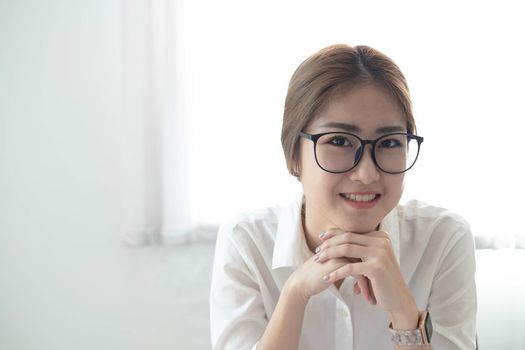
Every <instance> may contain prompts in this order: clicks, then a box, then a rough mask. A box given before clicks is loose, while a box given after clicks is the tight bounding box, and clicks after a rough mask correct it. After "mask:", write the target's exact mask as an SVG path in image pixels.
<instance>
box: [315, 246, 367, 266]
mask: <svg viewBox="0 0 525 350" xmlns="http://www.w3.org/2000/svg"><path fill="white" fill-rule="evenodd" d="M372 253H373V252H372V249H371V248H369V247H363V246H360V245H356V244H341V245H337V246H333V247H327V248H325V249H322V250H321V251H320V252H319V253H318V254H317V257H316V260H317V261H319V262H325V261H327V260H329V259H335V258H349V259H356V258H358V259H361V260H366V259H367V258H368V257H369V256H370V255H371V254H372Z"/></svg>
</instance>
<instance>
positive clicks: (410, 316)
mask: <svg viewBox="0 0 525 350" xmlns="http://www.w3.org/2000/svg"><path fill="white" fill-rule="evenodd" d="M418 320H419V310H418V309H417V305H416V304H415V303H414V302H412V303H408V304H407V305H406V306H405V307H404V308H403V309H401V310H399V311H397V312H392V313H390V322H392V328H393V329H397V330H413V329H417V327H418Z"/></svg>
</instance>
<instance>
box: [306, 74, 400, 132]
mask: <svg viewBox="0 0 525 350" xmlns="http://www.w3.org/2000/svg"><path fill="white" fill-rule="evenodd" d="M329 123H332V124H333V123H344V124H349V125H353V126H355V127H356V129H358V130H359V131H360V132H361V133H363V134H375V133H376V132H375V131H376V130H377V129H381V128H385V127H395V126H397V127H402V128H403V129H404V130H406V117H405V116H404V114H403V112H402V110H401V108H400V107H399V104H398V103H397V101H396V100H395V99H394V97H392V95H390V94H389V93H388V91H387V90H386V89H385V88H383V87H381V86H378V85H372V84H368V85H364V86H359V87H354V88H352V89H350V90H347V91H345V92H343V93H340V94H338V95H336V96H334V97H333V98H332V100H331V101H330V102H329V103H328V105H327V106H326V108H324V110H323V111H322V112H321V113H319V115H318V116H317V117H316V118H315V119H314V120H313V121H312V123H311V125H310V127H309V128H308V129H311V130H310V131H312V132H323V131H329V130H328V129H334V127H333V126H330V127H327V126H326V124H329Z"/></svg>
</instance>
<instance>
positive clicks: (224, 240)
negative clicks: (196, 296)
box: [210, 226, 267, 350]
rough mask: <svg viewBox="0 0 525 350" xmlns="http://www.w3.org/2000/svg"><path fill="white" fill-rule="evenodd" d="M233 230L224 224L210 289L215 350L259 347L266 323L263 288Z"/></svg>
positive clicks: (213, 346)
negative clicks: (241, 250)
mask: <svg viewBox="0 0 525 350" xmlns="http://www.w3.org/2000/svg"><path fill="white" fill-rule="evenodd" d="M233 233H234V232H233V229H232V228H231V227H228V226H223V227H221V229H220V230H219V234H218V237H217V245H216V248H215V258H214V264H213V274H212V283H211V291H210V328H211V340H212V349H213V350H230V349H232V350H242V349H256V347H257V342H258V340H259V339H260V337H261V336H262V334H263V333H264V330H265V328H266V324H267V320H266V313H265V310H264V305H263V301H262V296H261V292H260V288H259V286H258V283H257V281H256V279H255V278H254V276H253V273H252V272H251V271H250V269H249V267H248V264H247V261H246V259H245V258H243V256H242V255H241V253H240V252H239V249H238V245H239V244H238V243H237V245H236V244H235V243H236V242H234V240H233V238H232V234H233ZM237 233H238V232H237Z"/></svg>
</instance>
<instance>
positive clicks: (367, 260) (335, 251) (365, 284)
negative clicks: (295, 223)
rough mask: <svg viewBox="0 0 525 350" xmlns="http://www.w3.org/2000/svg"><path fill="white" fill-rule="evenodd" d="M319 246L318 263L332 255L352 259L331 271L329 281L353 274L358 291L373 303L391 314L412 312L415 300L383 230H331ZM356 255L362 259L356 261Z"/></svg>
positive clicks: (333, 257) (322, 262)
mask: <svg viewBox="0 0 525 350" xmlns="http://www.w3.org/2000/svg"><path fill="white" fill-rule="evenodd" d="M321 239H322V240H323V243H322V244H321V245H320V246H319V248H318V250H317V251H318V253H317V256H318V263H319V264H320V265H323V264H325V263H327V262H330V261H331V260H332V259H341V258H347V259H353V261H354V262H351V263H347V264H345V265H344V266H341V267H339V268H338V269H337V270H335V271H333V272H330V273H329V275H328V281H329V282H332V283H333V282H335V281H338V280H341V279H343V278H346V277H349V276H354V277H356V279H357V283H356V284H355V285H354V291H355V292H362V293H363V295H364V296H365V298H367V300H368V301H369V302H370V303H371V304H375V302H377V304H378V305H379V306H380V307H382V308H383V309H385V310H386V311H388V312H389V313H390V314H391V315H396V314H403V313H406V312H407V310H410V312H411V313H412V312H413V310H414V309H415V311H416V313H417V308H416V307H415V301H414V299H413V297H412V294H411V292H410V289H409V288H408V286H407V285H406V283H405V281H404V279H403V276H402V274H401V270H400V268H399V264H398V263H397V260H396V257H395V254H394V250H393V248H392V243H391V241H390V238H389V236H388V234H387V233H386V232H384V231H372V232H369V233H367V234H357V233H352V232H344V231H341V230H329V232H327V233H326V234H325V235H324V236H323V237H321ZM356 259H359V260H360V261H359V260H357V261H356Z"/></svg>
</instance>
